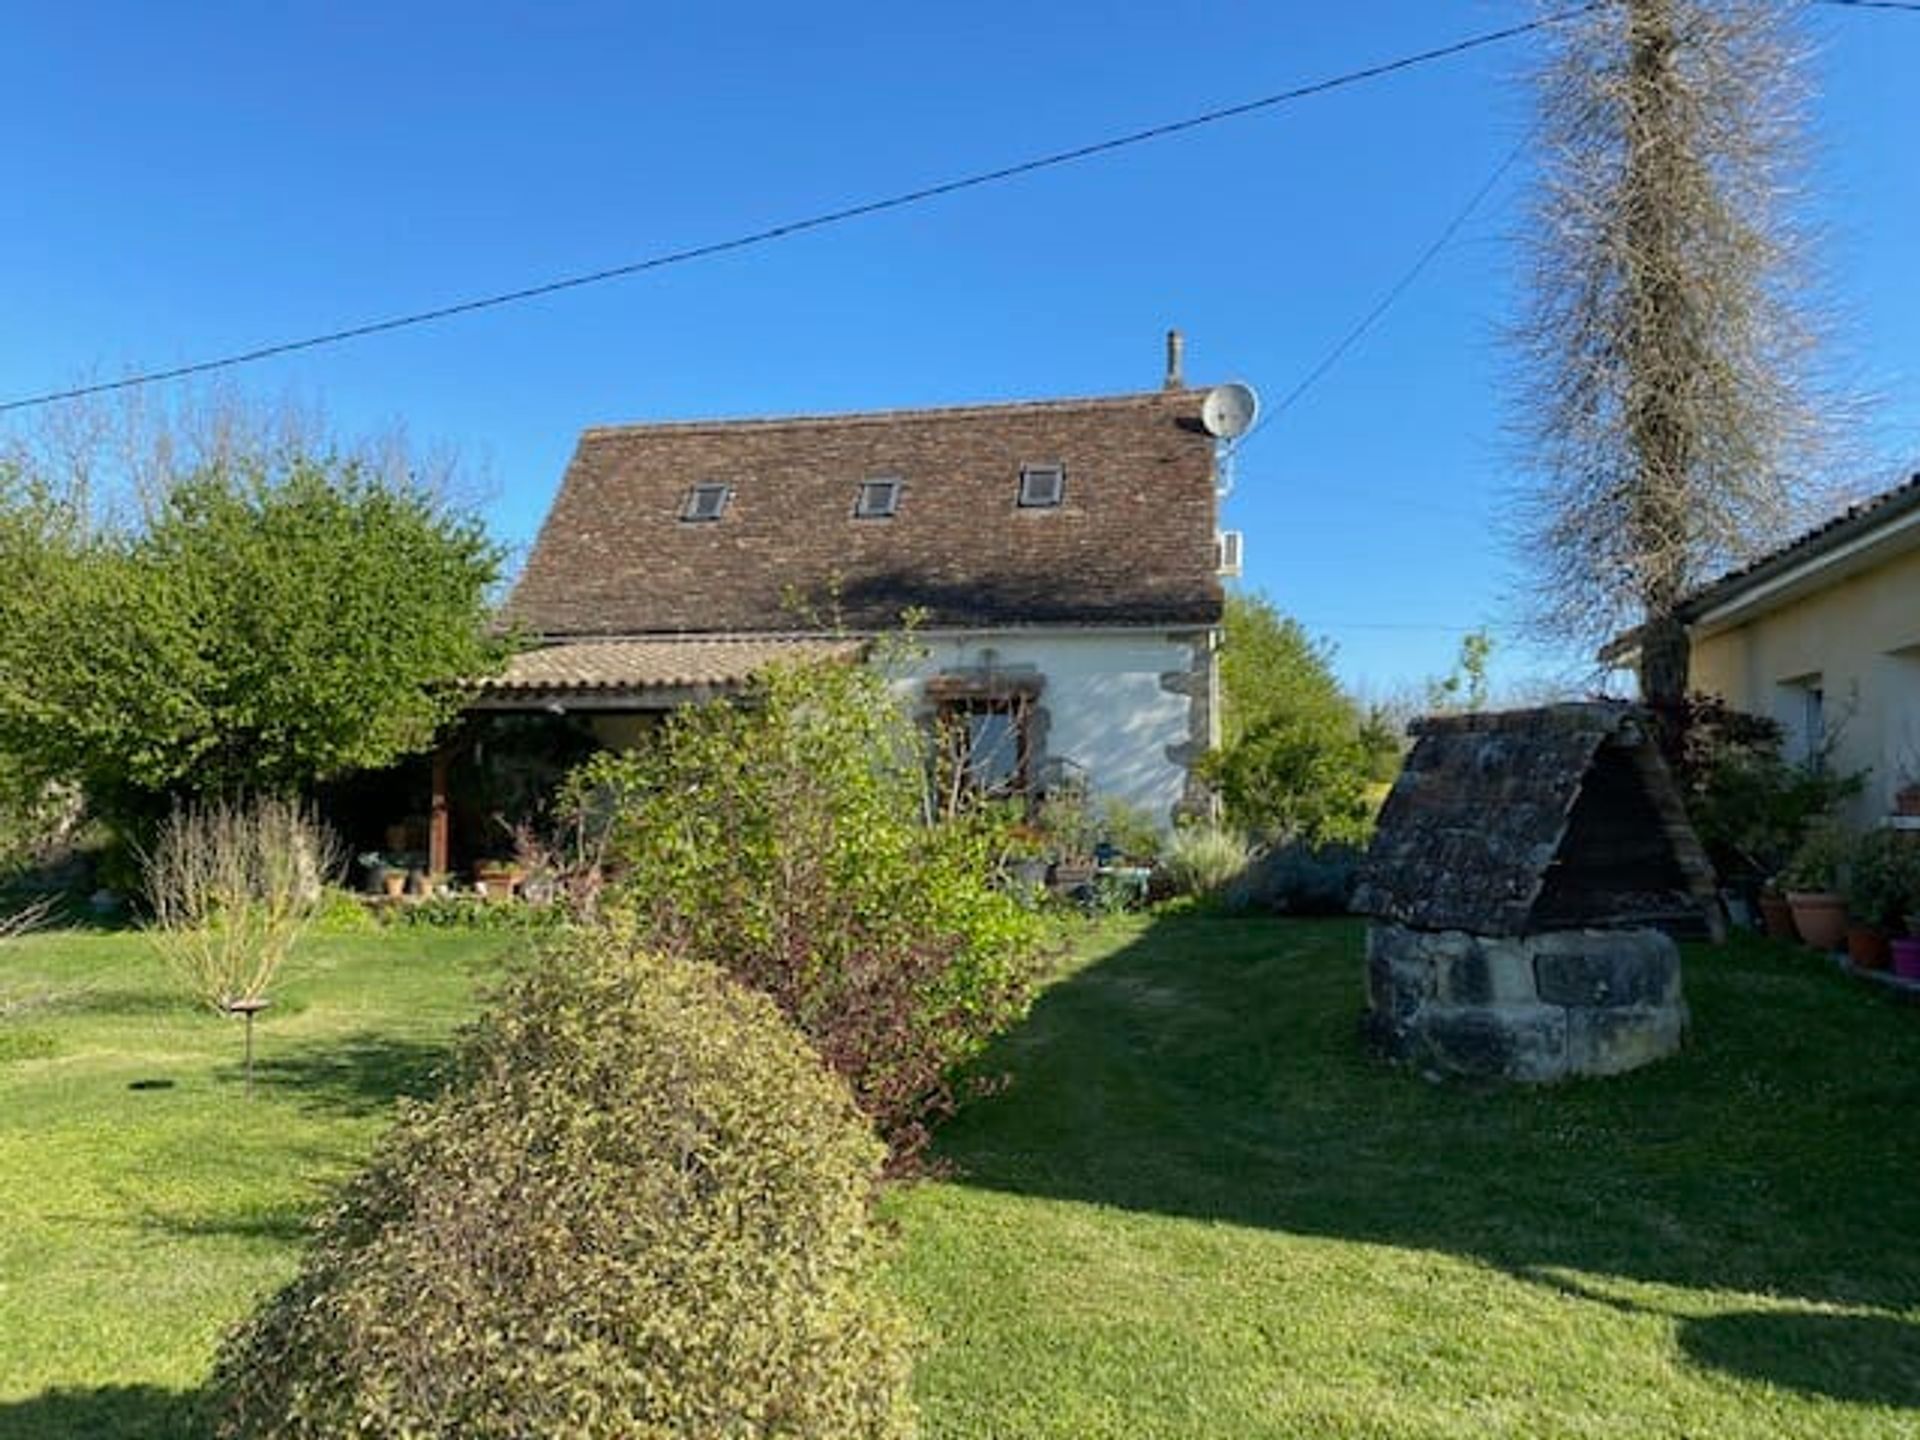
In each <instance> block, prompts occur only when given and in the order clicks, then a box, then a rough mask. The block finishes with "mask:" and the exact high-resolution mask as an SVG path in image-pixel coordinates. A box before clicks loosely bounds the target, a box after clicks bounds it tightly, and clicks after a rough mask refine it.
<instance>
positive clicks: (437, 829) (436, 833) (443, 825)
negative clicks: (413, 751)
mask: <svg viewBox="0 0 1920 1440" xmlns="http://www.w3.org/2000/svg"><path fill="white" fill-rule="evenodd" d="M452 765H453V746H452V745H451V744H442V745H441V746H440V747H439V748H438V749H436V750H435V751H434V752H433V800H432V804H431V808H430V809H429V811H428V818H427V873H428V874H430V875H445V874H446V873H447V871H448V868H449V866H450V864H451V862H452V858H453V857H452V856H451V855H450V854H449V853H448V852H449V850H450V845H449V828H450V827H449V825H448V823H447V772H448V771H449V770H450V769H451V768H452Z"/></svg>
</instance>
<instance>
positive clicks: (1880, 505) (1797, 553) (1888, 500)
mask: <svg viewBox="0 0 1920 1440" xmlns="http://www.w3.org/2000/svg"><path fill="white" fill-rule="evenodd" d="M1916 509H1920V475H1915V476H1913V477H1912V478H1911V479H1910V480H1908V481H1906V483H1904V484H1901V485H1896V486H1894V487H1893V489H1891V490H1888V491H1885V492H1883V493H1882V494H1879V495H1875V496H1874V497H1873V498H1872V499H1869V500H1863V501H1861V502H1860V503H1859V504H1857V505H1850V506H1848V507H1847V508H1846V509H1845V510H1843V511H1841V512H1840V513H1839V514H1838V515H1835V516H1833V517H1832V518H1831V519H1829V520H1825V521H1823V522H1821V523H1820V524H1819V525H1816V526H1814V527H1813V529H1811V530H1808V531H1806V532H1805V533H1804V534H1801V535H1798V536H1795V537H1794V538H1793V539H1792V540H1789V541H1788V542H1787V543H1786V544H1785V545H1782V546H1780V547H1779V548H1777V549H1774V550H1769V551H1768V552H1767V553H1766V554H1764V555H1762V556H1760V557H1759V558H1758V559H1755V560H1751V561H1749V562H1748V563H1747V564H1745V565H1742V566H1741V567H1740V568H1739V569H1737V570H1730V571H1728V572H1727V573H1726V574H1724V575H1722V576H1720V577H1718V578H1717V579H1715V580H1712V581H1709V582H1708V583H1707V584H1705V585H1703V586H1701V587H1700V588H1699V589H1697V590H1695V591H1694V592H1693V593H1692V594H1691V595H1689V596H1688V597H1687V598H1686V599H1685V600H1684V601H1683V602H1681V606H1680V613H1681V615H1682V617H1683V618H1685V619H1688V620H1695V619H1698V618H1699V617H1700V616H1702V615H1704V614H1706V613H1707V612H1708V611H1709V610H1713V609H1715V608H1717V607H1719V606H1721V605H1724V604H1726V603H1727V602H1728V601H1730V600H1735V599H1738V598H1739V596H1740V595H1741V594H1742V593H1743V592H1744V591H1746V590H1747V589H1749V588H1751V587H1752V586H1755V585H1759V584H1762V583H1764V582H1765V581H1767V580H1770V579H1772V578H1773V577H1774V576H1775V575H1778V574H1780V573H1781V572H1782V571H1785V570H1788V569H1791V568H1792V567H1793V566H1795V565H1799V564H1802V563H1804V562H1806V561H1808V560H1813V559H1817V558H1818V557H1819V556H1821V555H1824V554H1826V553H1827V552H1828V551H1830V550H1836V549H1838V548H1839V547H1840V546H1842V545H1845V544H1846V543H1847V542H1848V541H1850V540H1853V539H1856V538H1858V537H1859V536H1861V535H1864V534H1867V533H1868V532H1870V531H1872V530H1874V529H1875V528H1876V527H1878V526H1881V525H1884V524H1886V523H1887V522H1888V521H1889V520H1896V519H1899V518H1900V517H1901V516H1903V515H1906V514H1908V513H1909V512H1911V511H1913V510H1916Z"/></svg>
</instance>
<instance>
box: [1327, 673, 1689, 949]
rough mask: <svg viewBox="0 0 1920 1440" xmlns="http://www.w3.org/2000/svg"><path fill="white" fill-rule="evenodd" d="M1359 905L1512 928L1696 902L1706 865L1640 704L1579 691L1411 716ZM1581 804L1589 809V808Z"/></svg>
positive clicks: (1392, 917) (1660, 912) (1374, 912)
mask: <svg viewBox="0 0 1920 1440" xmlns="http://www.w3.org/2000/svg"><path fill="white" fill-rule="evenodd" d="M1411 729H1412V734H1413V736H1414V746H1413V749H1412V751H1411V752H1410V753H1409V754H1408V756H1407V759H1406V763H1405V765H1404V766H1403V767H1402V768H1401V772H1400V777H1399V779H1398V780H1397V781H1396V782H1395V783H1394V787H1393V790H1392V792H1391V793H1390V794H1389V795H1388V796H1387V802H1386V804H1385V805H1384V806H1383V807H1382V808H1381V811H1380V818H1379V823H1378V826H1377V827H1376V829H1375V832H1374V839H1373V844H1372V846H1371V847H1370V848H1369V850H1368V852H1367V857H1366V860H1365V861H1364V863H1363V864H1362V865H1361V869H1360V879H1359V884H1358V886H1357V887H1356V890H1355V895H1354V900H1353V908H1354V909H1355V911H1357V912H1358V913H1361V914H1365V915H1371V916H1373V917H1375V918H1377V919H1382V920H1389V921H1393V922H1395V923H1397V924H1401V925H1408V926H1413V927H1415V928H1417V929H1422V930H1463V931H1468V932H1470V933H1473V934H1478V935H1492V936H1515V935H1524V934H1528V933H1530V932H1532V931H1535V930H1541V929H1552V928H1558V927H1559V926H1560V925H1562V924H1564V923H1566V917H1567V914H1568V911H1567V909H1566V905H1567V903H1568V900H1569V897H1570V896H1572V897H1573V898H1574V899H1577V900H1579V901H1581V902H1582V905H1581V907H1580V914H1581V917H1582V918H1581V920H1580V923H1595V922H1598V921H1601V920H1604V921H1605V922H1606V923H1610V924H1618V923H1625V922H1628V921H1631V920H1634V919H1636V918H1639V917H1641V916H1644V917H1646V918H1649V919H1652V918H1669V917H1671V916H1672V915H1674V914H1676V913H1680V912H1692V913H1696V914H1698V915H1699V916H1700V917H1701V918H1703V919H1704V920H1705V921H1706V923H1707V925H1708V927H1709V928H1710V929H1711V928H1713V927H1715V926H1717V925H1718V924H1719V915H1718V910H1717V902H1716V900H1715V885H1714V876H1713V867H1712V865H1711V864H1710V863H1709V862H1708V860H1707V857H1706V854H1705V852H1704V851H1702V850H1701V848H1700V845H1699V842H1698V840H1697V839H1696V838H1695V836H1694V834H1693V830H1692V827H1691V826H1690V825H1689V823H1688V820H1687V814H1686V808H1685V805H1684V803H1683V802H1682V799H1681V797H1680V793H1679V791H1678V789H1677V787H1676V786H1675V784H1674V781H1673V777H1672V775H1671V773H1670V772H1669V770H1668V769H1667V766H1666V764H1665V762H1664V761H1663V760H1662V759H1661V757H1660V752H1659V746H1658V744H1657V742H1656V740H1655V737H1654V731H1653V721H1652V719H1651V717H1650V716H1648V714H1647V713H1646V712H1645V711H1644V710H1641V709H1640V708H1638V707H1636V706H1632V705H1625V704H1620V703H1617V702H1605V701H1594V702H1582V703H1571V704H1562V705H1547V706H1540V707H1537V708H1534V709H1528V710H1510V711H1503V712H1498V713H1482V714H1470V715H1454V716H1444V717H1434V718H1429V719H1425V720H1420V721H1416V722H1415V723H1414V725H1413V726H1412V727H1411ZM1583 816H1584V820H1583V818H1582V817H1583Z"/></svg>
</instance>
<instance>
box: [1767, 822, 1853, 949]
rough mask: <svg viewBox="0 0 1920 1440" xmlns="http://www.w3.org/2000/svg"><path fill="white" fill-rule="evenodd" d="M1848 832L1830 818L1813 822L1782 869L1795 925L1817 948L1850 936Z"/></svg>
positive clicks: (1830, 946) (1833, 946)
mask: <svg viewBox="0 0 1920 1440" xmlns="http://www.w3.org/2000/svg"><path fill="white" fill-rule="evenodd" d="M1848 850H1849V847H1848V844H1847V838H1846V836H1845V835H1844V834H1843V833H1842V832H1841V830H1840V828H1839V826H1837V825H1835V824H1833V823H1832V822H1831V821H1822V822H1820V823H1819V824H1816V825H1813V826H1810V827H1809V828H1808V830H1807V835H1806V838H1805V839H1804V840H1802V841H1801V842H1800V848H1799V849H1797V850H1795V851H1794V852H1793V859H1792V860H1790V861H1788V862H1787V868H1786V869H1785V870H1783V871H1782V872H1781V873H1780V886H1781V888H1782V889H1783V890H1785V891H1786V894H1787V904H1788V905H1789V906H1790V907H1792V910H1793V926H1794V929H1796V930H1798V931H1799V932H1800V938H1801V939H1802V940H1803V941H1805V942H1806V943H1807V944H1809V945H1811V946H1812V947H1813V948H1814V949H1816V950H1838V949H1839V948H1840V946H1841V945H1842V944H1843V943H1844V942H1845V940H1846V938H1847V897H1846V895H1845V894H1844V893H1843V892H1842V891H1841V889H1840V872H1841V871H1842V870H1843V869H1844V868H1845V867H1846V864H1847V861H1848V859H1849V858H1850V857H1849V854H1848Z"/></svg>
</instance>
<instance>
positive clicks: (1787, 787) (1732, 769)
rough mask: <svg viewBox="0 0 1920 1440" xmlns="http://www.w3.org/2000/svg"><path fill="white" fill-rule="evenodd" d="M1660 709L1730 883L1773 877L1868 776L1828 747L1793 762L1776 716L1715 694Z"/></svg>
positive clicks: (1691, 801) (1696, 813)
mask: <svg viewBox="0 0 1920 1440" xmlns="http://www.w3.org/2000/svg"><path fill="white" fill-rule="evenodd" d="M1658 713H1659V714H1660V717H1661V722H1662V733H1663V735H1665V736H1666V737H1668V738H1667V744H1668V746H1669V749H1671V750H1674V751H1675V752H1676V753H1675V754H1674V756H1673V766H1674V773H1675V776H1676V778H1677V779H1678V780H1679V782H1680V786H1681V790H1682V793H1683V794H1684V795H1685V797H1686V802H1687V814H1688V816H1689V817H1690V818H1691V819H1692V821H1693V828H1694V831H1695V833H1696V834H1698V835H1699V837H1700V843H1701V844H1702V845H1704V846H1705V847H1706V850H1707V854H1708V856H1709V858H1711V859H1712V861H1713V864H1714V868H1715V869H1716V870H1718V871H1719V873H1720V876H1721V878H1722V879H1723V880H1725V881H1727V882H1728V883H1730V884H1754V883H1758V882H1760V881H1764V880H1771V879H1773V878H1774V877H1775V876H1776V875H1777V874H1778V873H1779V872H1780V870H1781V869H1782V867H1784V866H1786V865H1787V864H1788V863H1789V862H1790V861H1791V860H1792V859H1793V856H1794V853H1795V852H1796V851H1797V850H1798V849H1799V848H1800V846H1801V845H1802V844H1803V843H1804V842H1805V840H1806V839H1807V836H1808V834H1809V832H1810V831H1811V830H1814V829H1817V828H1818V827H1819V826H1821V825H1822V824H1823V823H1825V822H1826V820H1827V819H1828V817H1831V816H1832V815H1833V814H1834V813H1835V812H1836V811H1838V810H1839V808H1840V806H1841V805H1842V804H1844V803H1845V802H1846V801H1847V800H1849V799H1851V798H1852V797H1853V796H1855V795H1857V794H1859V793H1860V790H1861V787H1862V785H1863V783H1864V781H1865V776H1864V775H1862V774H1860V773H1858V772H1855V773H1851V774H1842V773H1840V772H1838V771H1836V770H1834V769H1833V768H1832V767H1831V765H1829V764H1828V763H1826V761H1827V758H1828V757H1827V756H1826V755H1825V754H1824V753H1823V754H1822V755H1821V756H1820V757H1818V759H1817V760H1816V761H1815V762H1814V763H1811V764H1794V763H1793V762H1792V761H1789V760H1788V759H1786V758H1785V756H1784V755H1783V754H1782V753H1781V751H1782V747H1783V744H1784V741H1785V735H1784V732H1783V731H1782V730H1781V728H1780V725H1779V723H1778V722H1777V721H1774V720H1770V719H1768V718H1766V717H1765V716H1760V715H1748V714H1745V713H1743V712H1742V711H1738V710H1734V709H1732V708H1730V707H1729V706H1728V705H1727V704H1726V702H1725V701H1723V700H1720V699H1719V698H1718V697H1716V696H1711V695H1690V696H1688V697H1687V698H1686V700H1685V701H1684V702H1681V703H1679V704H1677V705H1672V706H1668V707H1666V708H1665V709H1663V710H1661V711H1659V712H1658ZM1675 737H1677V739H1676V738H1675Z"/></svg>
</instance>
